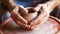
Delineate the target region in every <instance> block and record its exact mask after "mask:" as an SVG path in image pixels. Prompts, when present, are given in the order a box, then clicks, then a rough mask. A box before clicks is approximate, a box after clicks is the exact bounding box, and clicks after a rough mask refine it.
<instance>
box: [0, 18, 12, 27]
mask: <svg viewBox="0 0 60 34" xmlns="http://www.w3.org/2000/svg"><path fill="white" fill-rule="evenodd" d="M11 20H12V19H11V18H8V19H6V20H5V21H4V22H3V23H2V25H1V27H3V26H4V25H6V24H7V23H9V22H10V21H11Z"/></svg>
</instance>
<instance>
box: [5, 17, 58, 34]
mask: <svg viewBox="0 0 60 34" xmlns="http://www.w3.org/2000/svg"><path fill="white" fill-rule="evenodd" d="M52 23H55V24H57V23H58V22H57V21H55V20H54V19H52V18H49V19H48V20H47V21H46V22H45V23H43V24H42V25H40V26H39V28H37V29H35V30H32V31H26V30H22V29H21V28H19V27H18V26H17V25H16V24H15V23H13V22H12V21H11V22H10V23H8V25H6V27H7V28H6V29H4V33H5V34H54V33H55V32H57V31H58V29H57V28H54V26H55V25H54V24H52ZM8 28H9V29H8ZM51 28H54V29H51ZM54 31H55V32H54ZM51 32H53V33H51Z"/></svg>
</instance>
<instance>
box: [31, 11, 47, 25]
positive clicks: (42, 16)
mask: <svg viewBox="0 0 60 34" xmlns="http://www.w3.org/2000/svg"><path fill="white" fill-rule="evenodd" d="M46 15H47V14H46V13H45V12H43V13H41V14H39V15H38V16H37V17H36V19H34V20H32V22H31V25H36V24H39V23H41V22H42V19H43V18H44V17H45V16H46Z"/></svg>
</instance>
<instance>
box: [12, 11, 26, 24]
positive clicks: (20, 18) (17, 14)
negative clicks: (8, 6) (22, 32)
mask: <svg viewBox="0 0 60 34" xmlns="http://www.w3.org/2000/svg"><path fill="white" fill-rule="evenodd" d="M11 15H12V16H13V17H15V18H17V19H18V20H21V21H22V22H23V23H27V20H25V19H24V18H23V17H22V16H21V15H20V14H19V13H18V12H17V11H14V10H13V11H12V12H11Z"/></svg>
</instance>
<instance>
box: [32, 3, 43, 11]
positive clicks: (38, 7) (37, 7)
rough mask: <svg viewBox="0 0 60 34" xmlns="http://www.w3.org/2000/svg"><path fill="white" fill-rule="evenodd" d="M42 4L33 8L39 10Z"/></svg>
mask: <svg viewBox="0 0 60 34" xmlns="http://www.w3.org/2000/svg"><path fill="white" fill-rule="evenodd" d="M41 6H42V4H38V5H37V6H36V7H34V8H33V10H34V11H35V12H37V11H39V10H40V8H41Z"/></svg>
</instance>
